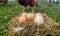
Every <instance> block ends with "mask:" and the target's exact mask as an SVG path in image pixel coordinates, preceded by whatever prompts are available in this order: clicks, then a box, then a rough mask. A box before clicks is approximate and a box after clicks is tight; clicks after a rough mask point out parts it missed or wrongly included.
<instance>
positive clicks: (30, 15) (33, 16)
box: [27, 13, 35, 20]
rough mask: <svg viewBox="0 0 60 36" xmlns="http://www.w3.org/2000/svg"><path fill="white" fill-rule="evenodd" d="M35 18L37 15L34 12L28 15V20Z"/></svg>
mask: <svg viewBox="0 0 60 36" xmlns="http://www.w3.org/2000/svg"><path fill="white" fill-rule="evenodd" d="M34 18H35V15H34V14H33V13H29V14H28V15H27V20H34Z"/></svg>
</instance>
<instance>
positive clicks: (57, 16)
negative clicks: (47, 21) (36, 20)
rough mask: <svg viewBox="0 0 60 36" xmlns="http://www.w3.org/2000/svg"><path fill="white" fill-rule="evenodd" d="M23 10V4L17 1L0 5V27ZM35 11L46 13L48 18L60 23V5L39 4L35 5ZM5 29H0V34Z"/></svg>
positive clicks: (1, 35)
mask: <svg viewBox="0 0 60 36" xmlns="http://www.w3.org/2000/svg"><path fill="white" fill-rule="evenodd" d="M22 10H23V6H21V5H19V4H18V3H17V2H10V3H8V4H7V5H5V6H4V5H0V27H5V26H6V25H8V21H9V20H11V19H12V18H14V17H15V16H17V15H19V14H20V13H21V12H22ZM27 11H28V12H31V8H30V7H28V8H27ZM35 12H41V13H46V14H47V15H48V16H49V17H50V18H52V19H53V20H55V21H56V22H57V23H60V7H58V5H56V6H52V7H49V6H48V5H47V4H39V6H36V7H35ZM6 31H7V30H6V29H4V30H0V36H7V35H5V33H6Z"/></svg>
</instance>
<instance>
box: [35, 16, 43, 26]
mask: <svg viewBox="0 0 60 36" xmlns="http://www.w3.org/2000/svg"><path fill="white" fill-rule="evenodd" d="M34 22H35V23H36V24H37V25H40V26H41V25H44V18H43V16H36V17H35V19H34Z"/></svg>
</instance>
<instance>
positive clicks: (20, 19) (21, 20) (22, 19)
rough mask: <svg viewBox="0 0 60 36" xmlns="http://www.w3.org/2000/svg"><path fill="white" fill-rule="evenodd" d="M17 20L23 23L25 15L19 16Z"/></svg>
mask: <svg viewBox="0 0 60 36" xmlns="http://www.w3.org/2000/svg"><path fill="white" fill-rule="evenodd" d="M18 22H19V23H25V22H26V17H25V16H21V17H19V19H18Z"/></svg>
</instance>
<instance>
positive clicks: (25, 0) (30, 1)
mask: <svg viewBox="0 0 60 36" xmlns="http://www.w3.org/2000/svg"><path fill="white" fill-rule="evenodd" d="M18 3H19V4H20V5H22V6H24V10H23V11H26V7H27V6H28V5H29V6H30V7H32V12H34V6H35V5H36V3H37V0H18Z"/></svg>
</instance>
